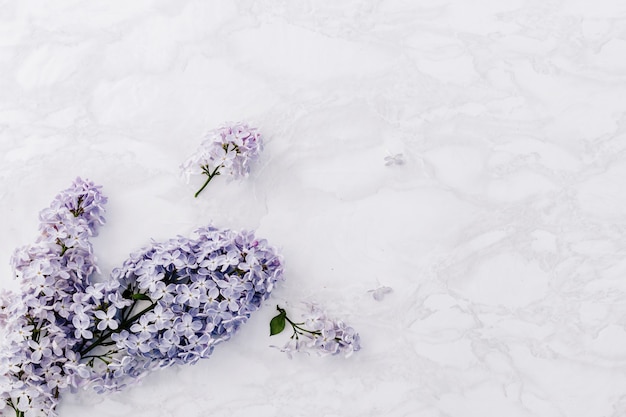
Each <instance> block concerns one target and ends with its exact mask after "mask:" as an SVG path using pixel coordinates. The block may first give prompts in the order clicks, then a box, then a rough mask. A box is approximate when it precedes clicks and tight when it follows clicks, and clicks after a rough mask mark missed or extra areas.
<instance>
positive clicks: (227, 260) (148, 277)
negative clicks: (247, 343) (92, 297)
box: [82, 226, 283, 390]
mask: <svg viewBox="0 0 626 417" xmlns="http://www.w3.org/2000/svg"><path fill="white" fill-rule="evenodd" d="M196 233H197V235H198V238H197V239H188V238H184V237H178V238H176V239H171V240H169V241H167V242H165V243H153V244H152V245H151V246H150V247H147V248H145V249H143V250H141V251H139V252H137V253H135V254H133V255H131V257H130V258H129V259H128V260H127V261H126V262H125V263H124V265H123V266H122V268H120V269H117V270H114V271H113V279H114V281H115V282H116V283H117V284H116V285H115V286H116V290H115V291H113V292H111V293H109V294H108V296H107V298H108V303H106V304H105V305H104V306H103V307H102V310H101V317H100V318H97V319H96V321H95V322H96V323H97V325H98V329H100V331H99V332H98V331H96V333H97V334H96V336H95V341H94V342H93V343H87V344H86V345H85V346H84V348H83V349H82V353H83V354H88V356H89V357H90V358H97V359H98V360H99V361H100V362H102V363H103V364H104V365H106V366H103V371H104V372H103V374H102V378H101V379H100V380H99V381H98V384H96V385H97V387H96V388H98V389H101V390H105V389H119V388H121V387H123V386H124V385H126V384H128V383H129V382H134V380H136V379H137V378H140V377H141V376H143V375H144V374H145V373H146V372H147V371H149V370H151V369H155V368H162V367H167V366H171V365H174V364H185V363H190V364H193V363H195V362H197V361H198V360H199V359H200V358H206V357H208V356H209V355H210V354H211V353H212V352H213V348H214V347H215V345H217V344H218V343H221V342H223V341H226V340H228V339H230V337H232V335H233V334H234V333H235V332H236V331H237V329H238V328H239V326H240V325H241V324H243V323H245V322H246V320H247V319H248V318H249V317H250V314H251V313H252V312H253V311H255V310H257V309H258V308H259V307H260V305H261V302H262V301H263V300H265V299H267V297H268V296H269V294H270V293H271V291H272V289H273V288H274V285H275V284H276V282H277V281H278V280H280V279H282V273H283V268H282V261H281V258H280V256H279V255H278V254H277V252H276V250H275V249H274V248H272V247H271V246H269V245H268V243H267V241H266V240H263V239H256V238H255V237H254V234H253V233H251V232H241V233H236V232H234V231H231V230H219V229H217V228H214V227H211V226H209V227H204V228H201V229H198V230H197V231H196ZM112 344H114V345H115V348H113V349H111V348H108V346H109V345H112ZM83 358H85V356H83Z"/></svg>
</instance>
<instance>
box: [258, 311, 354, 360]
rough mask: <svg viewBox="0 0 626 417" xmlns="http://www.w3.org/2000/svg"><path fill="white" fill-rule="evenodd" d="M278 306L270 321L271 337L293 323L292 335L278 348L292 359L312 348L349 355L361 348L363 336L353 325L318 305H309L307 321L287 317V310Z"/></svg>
mask: <svg viewBox="0 0 626 417" xmlns="http://www.w3.org/2000/svg"><path fill="white" fill-rule="evenodd" d="M276 309H277V310H278V312H279V313H278V315H277V316H275V317H274V318H272V320H271V321H270V336H273V335H275V334H279V333H281V332H282V331H283V330H284V329H285V325H286V324H287V323H288V324H289V325H290V326H291V328H292V334H291V337H290V338H289V340H288V341H287V343H286V344H285V345H284V346H282V347H278V349H280V350H281V352H285V353H287V355H288V356H289V358H291V357H292V353H293V352H307V353H308V352H309V351H314V352H316V353H318V354H319V355H344V356H345V357H349V356H351V355H352V354H353V353H354V352H356V351H358V350H359V349H361V339H360V337H359V334H358V333H357V332H356V331H355V330H354V328H352V327H350V326H348V325H346V324H345V323H344V322H343V321H341V320H334V319H331V318H329V317H328V316H327V315H326V313H325V312H324V311H323V310H321V309H320V308H319V307H318V306H316V305H315V304H309V311H308V313H307V314H305V315H304V321H303V322H300V323H296V322H294V321H293V320H291V319H290V318H289V317H287V312H286V311H285V310H284V309H282V308H280V307H279V306H276ZM303 326H306V327H303ZM274 347H276V346H274Z"/></svg>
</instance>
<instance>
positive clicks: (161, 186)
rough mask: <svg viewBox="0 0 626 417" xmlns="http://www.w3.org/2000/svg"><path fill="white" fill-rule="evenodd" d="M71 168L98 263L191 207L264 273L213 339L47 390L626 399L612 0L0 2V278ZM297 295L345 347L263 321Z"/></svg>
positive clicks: (218, 399)
mask: <svg viewBox="0 0 626 417" xmlns="http://www.w3.org/2000/svg"><path fill="white" fill-rule="evenodd" d="M235 120H245V121H248V122H249V123H251V124H254V125H256V126H259V128H260V129H261V131H262V132H263V133H264V135H265V137H266V139H267V142H266V148H265V150H264V153H263V155H262V158H261V160H260V161H259V163H258V164H257V165H256V166H255V168H254V171H253V173H252V175H251V177H250V178H248V179H247V180H244V181H241V182H231V183H227V182H226V181H225V179H224V178H217V179H216V180H215V181H214V182H212V183H211V185H210V186H209V188H207V190H206V191H205V192H204V193H203V194H201V196H200V197H199V198H198V199H194V198H193V193H194V191H195V189H196V188H197V187H198V186H199V185H200V184H201V182H202V179H200V178H197V179H196V180H194V181H192V183H191V184H186V183H185V182H184V181H182V180H181V179H180V177H179V168H178V167H179V164H180V163H181V162H182V161H183V160H184V159H185V158H186V157H187V156H189V154H190V153H192V152H193V150H194V149H195V147H196V146H197V145H198V143H199V140H200V138H201V137H202V135H203V133H204V132H205V131H206V130H208V129H212V128H214V127H217V126H218V125H220V124H221V123H222V122H224V121H235ZM397 154H401V156H400V157H398V159H399V160H401V161H402V162H403V163H402V164H391V165H385V162H386V161H385V158H386V157H389V156H393V155H397ZM76 176H82V177H86V178H89V179H91V180H93V181H95V182H97V183H99V184H102V185H103V187H104V192H105V193H106V194H107V195H108V196H109V204H108V217H107V220H108V224H107V225H106V226H105V227H104V228H103V229H102V232H101V234H100V236H99V237H98V238H97V239H96V240H95V243H94V244H95V250H96V253H97V255H98V258H99V262H100V266H101V269H102V273H103V274H105V275H106V274H108V273H109V272H110V271H111V269H112V268H114V267H115V266H116V265H119V264H120V263H121V262H122V261H123V260H124V259H125V257H126V256H127V255H128V253H130V252H131V251H133V250H136V249H138V248H139V247H141V246H143V245H144V244H146V243H147V242H148V241H149V239H150V238H154V239H166V238H169V237H172V236H174V235H176V234H183V235H190V233H191V232H192V230H193V229H194V228H195V227H196V226H199V225H203V224H206V223H209V222H210V221H213V222H214V223H215V224H216V225H218V226H222V227H230V228H235V229H241V228H247V229H250V228H253V229H257V230H258V235H260V236H264V237H266V238H268V239H269V240H270V241H271V242H272V243H273V244H274V245H276V246H278V247H280V248H282V251H283V254H284V256H285V260H286V265H287V281H286V282H284V283H283V284H282V285H281V286H280V288H279V289H278V290H277V291H276V292H275V295H274V297H273V299H270V301H269V302H268V303H267V304H266V305H265V307H264V308H263V309H262V310H261V311H259V312H258V313H257V314H256V315H255V316H253V317H252V318H251V320H250V321H249V322H248V323H247V324H246V326H244V327H243V328H242V330H241V332H240V333H239V334H238V335H237V336H236V337H235V338H233V339H232V340H231V341H229V342H227V343H225V344H223V345H220V346H219V347H218V348H217V349H216V351H215V353H214V355H213V356H212V358H210V359H208V360H205V361H202V362H201V363H199V364H197V365H195V366H193V367H191V366H190V367H187V368H176V369H169V370H166V371H162V372H158V373H155V374H153V375H151V376H150V377H148V378H147V379H145V380H144V381H143V383H142V384H141V385H139V386H137V387H134V388H132V389H128V390H126V391H123V392H120V393H116V394H111V395H106V396H99V395H97V394H95V393H92V392H81V393H78V394H67V395H65V396H64V399H63V402H62V404H61V406H60V408H59V412H60V415H61V417H75V416H76V417H78V416H84V415H85V414H86V413H89V415H90V416H93V417H108V416H115V417H124V416H134V417H139V416H181V415H184V416H188V417H193V416H198V417H200V416H209V415H210V416H216V417H219V416H229V417H237V416H250V415H254V416H259V417H264V416H267V417H270V416H272V417H273V416H294V417H298V416H303V417H304V416H306V417H308V416H324V417H344V416H345V417H347V416H355V417H356V416H358V417H364V416H376V417H377V416H393V417H400V416H420V417H489V416H493V417H502V416H506V417H530V416H533V417H537V416H541V417H557V416H558V417H561V416H567V417H621V416H624V415H626V327H625V326H626V280H625V279H624V278H625V274H626V187H625V186H624V179H625V178H626V3H625V2H624V1H622V0H615V1H611V0H594V1H587V0H500V1H492V0H471V1H465V0H419V1H418V0H415V1H410V0H404V1H403V0H380V1H377V0H346V1H341V2H339V1H336V0H316V1H313V0H309V1H305V0H301V1H300V0H298V1H287V0H282V1H280V0H237V1H200V0H189V1H162V0H138V1H112V2H111V1H89V2H85V1H77V0H59V1H55V2H45V1H17V0H4V1H0V210H1V211H0V213H1V216H0V236H1V239H0V265H3V266H1V267H0V271H2V273H1V278H0V279H1V281H0V284H1V286H2V287H3V288H16V283H15V282H14V281H13V280H12V279H11V270H10V267H9V266H8V262H9V258H10V256H11V253H12V252H13V249H14V248H15V247H17V246H22V245H25V244H27V243H29V242H31V241H33V240H34V239H35V237H36V235H37V213H38V212H39V210H40V209H42V208H44V207H46V206H47V205H48V204H49V202H50V201H51V200H52V198H53V197H54V195H55V194H56V193H57V191H59V190H61V189H63V188H66V187H67V186H68V185H69V184H70V182H71V181H72V180H73V179H74V178H75V177H76ZM381 286H387V287H390V288H392V289H393V292H391V293H390V294H388V295H386V296H385V297H384V298H383V299H382V300H380V301H377V300H375V299H374V298H373V297H372V294H373V293H372V292H371V290H375V289H376V288H379V287H381ZM302 301H317V302H318V303H320V304H321V305H323V306H324V307H325V308H326V310H327V311H328V312H329V314H331V315H334V316H335V317H341V318H343V319H345V320H346V321H348V322H349V323H350V324H352V325H353V326H354V327H355V328H357V329H358V330H359V332H360V334H361V337H362V340H363V346H364V349H363V350H362V351H361V352H358V353H357V354H355V355H354V356H353V357H351V358H349V359H343V358H338V357H326V358H319V357H316V356H297V357H295V358H294V359H293V360H289V359H288V358H287V357H286V356H285V355H284V354H282V353H280V352H279V351H277V350H275V349H271V348H269V345H271V344H275V343H281V344H282V342H284V339H281V338H280V336H275V337H274V338H270V337H269V336H268V322H269V319H270V318H271V317H272V316H273V314H274V312H275V304H276V303H281V304H282V305H285V306H288V308H289V309H290V310H291V311H293V312H294V313H297V312H298V311H299V309H300V308H301V304H300V303H301V302H302ZM296 315H297V314H296ZM274 339H277V340H274Z"/></svg>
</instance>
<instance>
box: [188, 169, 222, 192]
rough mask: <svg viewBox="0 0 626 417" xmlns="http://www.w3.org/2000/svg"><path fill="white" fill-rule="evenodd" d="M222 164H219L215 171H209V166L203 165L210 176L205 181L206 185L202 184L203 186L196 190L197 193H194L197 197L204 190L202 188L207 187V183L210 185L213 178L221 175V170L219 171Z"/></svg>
mask: <svg viewBox="0 0 626 417" xmlns="http://www.w3.org/2000/svg"><path fill="white" fill-rule="evenodd" d="M221 167H222V166H221V165H218V166H217V167H216V168H215V169H214V170H213V172H211V171H209V167H208V165H207V166H204V167H202V169H203V170H204V173H205V174H206V175H207V176H208V178H207V180H206V181H205V182H204V185H202V187H201V188H200V189H199V190H198V191H197V192H196V194H195V195H194V197H195V198H198V195H199V194H200V193H201V192H202V190H204V189H205V188H206V186H207V185H209V182H211V180H212V179H213V177H214V176H216V175H220V173H219V172H217V171H218V170H219V169H220V168H221Z"/></svg>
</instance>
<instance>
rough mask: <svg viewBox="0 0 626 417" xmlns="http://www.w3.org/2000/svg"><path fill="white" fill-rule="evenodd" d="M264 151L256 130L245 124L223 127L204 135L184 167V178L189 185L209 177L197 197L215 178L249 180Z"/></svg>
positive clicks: (182, 167)
mask: <svg viewBox="0 0 626 417" xmlns="http://www.w3.org/2000/svg"><path fill="white" fill-rule="evenodd" d="M262 148H263V138H262V136H261V134H260V133H259V132H258V130H257V129H256V128H254V127H250V126H248V125H247V124H245V123H235V124H229V125H224V126H222V127H220V128H218V129H215V130H212V131H210V132H209V133H207V134H206V135H205V137H204V139H203V141H202V142H201V144H200V147H199V148H198V150H197V151H196V153H194V154H193V156H191V157H190V158H188V159H187V160H186V161H185V162H184V163H183V164H182V165H181V170H182V175H183V177H184V178H185V179H186V181H187V182H189V180H190V177H191V176H192V175H202V174H204V175H207V176H208V179H207V180H206V182H205V183H204V186H203V187H202V188H201V189H200V191H198V192H197V193H196V197H197V195H198V194H199V193H200V192H201V191H202V190H203V189H204V187H206V185H207V184H208V183H209V181H211V179H212V178H213V177H214V176H215V175H226V176H227V177H228V178H229V179H239V178H245V177H247V176H248V175H249V173H250V166H251V164H252V163H253V162H254V161H255V160H257V159H258V157H259V154H260V152H261V150H262Z"/></svg>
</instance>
